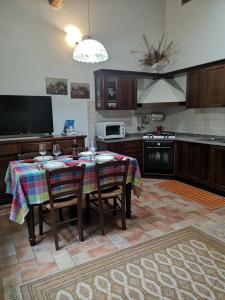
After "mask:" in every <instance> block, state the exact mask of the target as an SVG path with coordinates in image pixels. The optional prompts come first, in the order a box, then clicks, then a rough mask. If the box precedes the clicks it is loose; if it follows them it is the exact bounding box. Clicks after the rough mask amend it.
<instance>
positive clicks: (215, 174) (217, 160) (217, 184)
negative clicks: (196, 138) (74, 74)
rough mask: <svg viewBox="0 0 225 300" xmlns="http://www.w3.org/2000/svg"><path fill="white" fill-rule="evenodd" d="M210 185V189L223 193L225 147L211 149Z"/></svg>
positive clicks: (224, 184) (224, 185) (224, 189)
mask: <svg viewBox="0 0 225 300" xmlns="http://www.w3.org/2000/svg"><path fill="white" fill-rule="evenodd" d="M210 154H211V159H212V163H211V172H210V183H211V185H212V187H214V188H216V189H219V190H222V191H225V172H224V166H225V147H220V146H213V147H212V148H211V153H210Z"/></svg>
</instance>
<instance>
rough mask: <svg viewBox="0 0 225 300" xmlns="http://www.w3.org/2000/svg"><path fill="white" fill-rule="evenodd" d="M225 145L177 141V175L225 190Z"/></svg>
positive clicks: (221, 190) (215, 188)
mask: <svg viewBox="0 0 225 300" xmlns="http://www.w3.org/2000/svg"><path fill="white" fill-rule="evenodd" d="M224 166H225V146H224V147H223V146H214V145H206V144H200V143H190V142H182V141H176V144H175V175H176V176H177V177H178V178H181V179H188V180H189V181H191V182H195V183H199V184H201V185H203V186H206V187H210V188H212V189H214V190H215V191H220V192H225V172H224Z"/></svg>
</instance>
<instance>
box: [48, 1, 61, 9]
mask: <svg viewBox="0 0 225 300" xmlns="http://www.w3.org/2000/svg"><path fill="white" fill-rule="evenodd" d="M48 3H49V5H50V6H51V7H53V8H56V9H58V8H61V7H62V5H63V0H48Z"/></svg>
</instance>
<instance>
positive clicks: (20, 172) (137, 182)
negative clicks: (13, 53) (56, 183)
mask: <svg viewBox="0 0 225 300" xmlns="http://www.w3.org/2000/svg"><path fill="white" fill-rule="evenodd" d="M108 153H109V152H108ZM111 154H113V155H115V158H119V157H120V159H121V157H122V156H121V155H119V157H118V154H116V153H111ZM123 157H126V156H123ZM128 158H129V159H130V163H129V168H128V177H127V183H131V184H132V189H133V191H134V194H135V195H136V196H139V195H140V193H141V174H140V169H139V166H138V162H137V160H136V159H134V158H131V157H128ZM60 160H61V161H63V162H64V163H66V165H68V166H74V165H76V164H79V163H84V164H85V165H86V167H85V174H84V186H83V193H84V194H88V193H90V192H93V191H95V190H96V189H97V181H96V174H95V169H94V166H95V164H94V163H93V162H91V161H88V160H85V159H79V160H78V161H76V160H73V161H68V157H60ZM5 183H6V192H7V193H10V194H12V195H13V201H12V206H11V213H10V220H11V221H14V222H16V223H18V224H23V223H24V220H25V217H26V215H27V214H28V212H29V207H28V204H27V201H26V199H25V195H24V193H23V189H22V184H23V187H24V188H25V190H26V193H27V194H28V198H29V205H35V204H40V203H44V202H46V201H48V200H49V199H48V191H47V182H46V177H45V170H40V168H38V164H37V163H30V162H26V160H25V161H11V162H10V163H9V166H8V169H7V172H6V176H5Z"/></svg>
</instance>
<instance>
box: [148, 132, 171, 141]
mask: <svg viewBox="0 0 225 300" xmlns="http://www.w3.org/2000/svg"><path fill="white" fill-rule="evenodd" d="M175 138H176V136H175V134H174V133H171V132H163V133H162V134H161V135H157V133H156V132H149V133H147V134H144V135H143V140H174V139H175Z"/></svg>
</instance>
